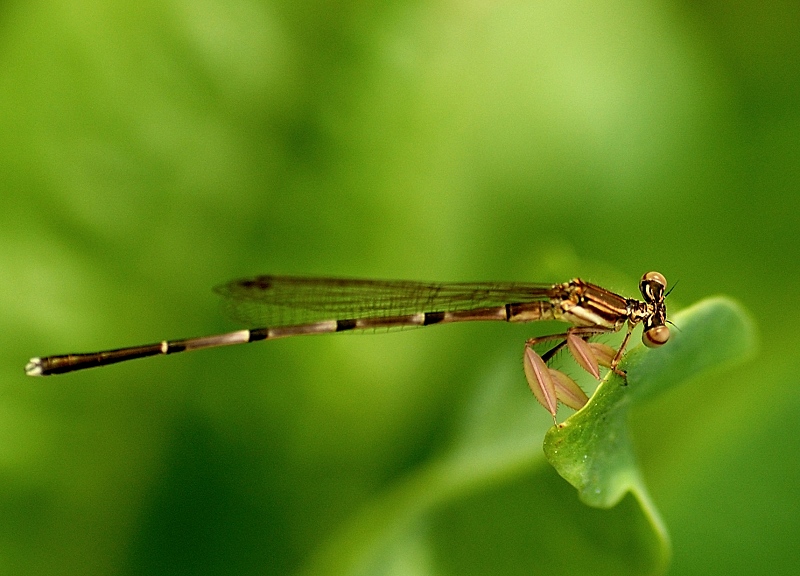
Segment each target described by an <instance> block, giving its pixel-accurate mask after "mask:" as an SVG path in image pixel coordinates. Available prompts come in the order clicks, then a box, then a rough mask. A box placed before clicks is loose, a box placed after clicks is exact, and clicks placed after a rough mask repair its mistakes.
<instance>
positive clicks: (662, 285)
mask: <svg viewBox="0 0 800 576" xmlns="http://www.w3.org/2000/svg"><path fill="white" fill-rule="evenodd" d="M666 289H667V279H666V278H664V275H663V274H661V272H648V273H646V274H645V275H644V276H642V279H641V280H639V290H641V292H642V296H644V297H645V298H646V299H649V300H655V299H657V298H658V297H659V296H660V295H661V294H663V293H664V290H666Z"/></svg>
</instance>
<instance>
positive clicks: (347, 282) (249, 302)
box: [214, 276, 553, 326]
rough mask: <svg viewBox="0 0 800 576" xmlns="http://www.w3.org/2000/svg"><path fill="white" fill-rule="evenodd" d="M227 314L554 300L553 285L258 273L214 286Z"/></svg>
mask: <svg viewBox="0 0 800 576" xmlns="http://www.w3.org/2000/svg"><path fill="white" fill-rule="evenodd" d="M214 291H215V292H216V293H217V294H219V295H220V296H222V298H223V311H224V312H225V314H226V315H228V316H230V317H231V318H233V319H234V320H236V321H238V322H241V323H243V324H247V325H252V326H256V325H257V326H288V325H293V324H305V323H308V322H316V321H320V320H341V319H357V318H379V317H385V316H401V315H406V314H416V313H420V312H441V311H451V312H452V311H456V310H470V309H474V308H486V307H493V306H502V305H504V304H509V303H520V302H532V301H536V300H546V299H549V298H550V296H551V294H552V293H553V285H551V284H520V283H502V282H499V283H498V282H472V283H440V284H435V283H426V282H407V281H402V280H398V281H383V280H356V279H350V278H308V277H298V276H255V277H253V278H244V279H240V280H233V281H232V282H228V283H227V284H222V285H221V286H217V287H216V288H214Z"/></svg>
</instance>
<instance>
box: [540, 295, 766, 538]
mask: <svg viewBox="0 0 800 576" xmlns="http://www.w3.org/2000/svg"><path fill="white" fill-rule="evenodd" d="M672 321H673V322H674V323H675V325H676V328H677V329H673V330H672V336H671V339H670V341H669V342H668V343H667V344H666V345H664V346H663V347H661V348H658V349H654V350H650V349H647V348H645V347H644V346H638V347H636V348H634V349H633V350H631V351H630V353H628V354H627V355H626V357H625V360H624V361H623V363H622V368H623V369H624V370H626V371H627V373H628V377H627V385H626V382H625V380H624V379H623V378H621V377H620V376H618V375H616V374H614V373H613V372H609V375H608V376H607V377H606V379H605V380H604V381H603V383H602V384H601V385H600V386H599V387H598V388H597V391H596V392H595V394H594V395H593V397H592V398H591V400H590V401H589V403H588V404H587V405H586V406H585V407H584V408H583V409H582V410H580V411H579V412H576V413H575V414H573V415H572V417H570V418H569V419H567V420H566V421H565V422H564V423H562V424H560V425H559V426H557V427H556V426H554V427H552V428H551V429H550V430H549V431H548V432H547V435H546V436H545V441H544V451H545V455H546V456H547V459H548V460H549V461H550V463H551V464H552V465H553V467H554V468H555V469H556V470H557V471H558V473H559V474H560V475H561V476H562V477H564V478H565V479H566V480H567V481H568V482H569V483H570V484H572V485H573V486H574V487H575V488H577V490H578V495H579V497H580V499H581V500H582V501H583V502H585V503H586V504H588V505H590V506H594V507H598V508H610V507H612V506H615V505H616V504H617V503H618V502H619V501H620V500H621V499H622V498H623V496H625V494H626V493H628V492H631V493H632V494H633V495H634V496H635V497H636V498H637V499H638V500H639V502H640V503H641V505H642V508H643V509H644V511H645V512H646V514H648V516H649V517H650V521H651V523H652V524H653V527H654V528H655V529H656V531H657V532H659V533H660V534H661V536H662V538H663V540H664V542H665V544H666V543H667V533H666V529H665V528H664V526H663V523H662V522H661V520H660V518H659V516H658V512H657V510H656V509H655V507H654V506H653V504H652V502H651V500H650V497H649V495H648V493H647V490H646V488H645V485H644V482H643V480H642V476H641V474H640V472H639V468H638V466H637V463H636V458H635V456H634V451H633V446H632V443H631V437H630V431H629V428H628V415H629V411H630V409H631V408H633V407H635V406H636V405H637V404H638V403H639V402H641V401H643V400H647V399H651V398H653V397H655V396H657V395H658V394H659V393H661V392H663V391H665V390H667V389H669V388H671V387H673V386H676V385H678V384H681V383H683V382H685V381H687V380H689V379H690V378H695V377H697V376H699V375H702V374H704V373H705V372H707V371H709V370H710V369H712V368H717V367H719V366H721V365H725V364H730V363H732V362H735V361H741V360H742V359H744V358H746V357H747V356H749V355H750V354H751V353H752V352H753V350H754V348H755V330H754V327H753V323H752V321H751V320H750V318H749V316H748V314H747V313H746V312H745V311H744V310H743V309H742V307H741V306H739V305H738V304H737V303H736V302H733V301H732V300H730V299H727V298H722V297H717V298H711V299H707V300H703V301H701V302H699V303H698V304H696V305H694V306H692V307H691V308H688V309H686V310H683V311H682V312H680V313H679V314H676V315H675V316H674V317H673V318H672Z"/></svg>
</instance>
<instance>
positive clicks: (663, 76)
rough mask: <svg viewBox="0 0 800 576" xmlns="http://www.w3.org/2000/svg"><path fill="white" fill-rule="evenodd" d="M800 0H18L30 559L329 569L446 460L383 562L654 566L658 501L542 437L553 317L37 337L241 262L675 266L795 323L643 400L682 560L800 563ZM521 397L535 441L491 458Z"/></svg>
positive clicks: (21, 385) (461, 569)
mask: <svg viewBox="0 0 800 576" xmlns="http://www.w3.org/2000/svg"><path fill="white" fill-rule="evenodd" d="M798 29H800V8H798V6H797V5H796V4H794V3H790V2H781V1H775V2H763V3H714V2H704V3H699V4H698V3H694V4H691V5H689V4H686V3H672V4H670V3H664V2H660V3H659V2H651V3H639V4H637V3H632V2H625V1H612V2H606V3H603V4H602V5H599V4H597V5H595V4H592V3H586V2H573V3H563V2H522V1H511V2H491V3H489V2H486V3H480V2H428V3H413V2H393V3H385V2H360V3H351V4H342V3H332V2H327V3H326V2H317V3H313V2H306V3H290V2H283V3H281V2H267V1H261V2H257V1H253V0H233V1H230V2H216V1H215V0H201V1H199V2H173V1H167V2H151V1H148V0H145V1H143V2H136V3H132V2H116V3H111V2H105V3H104V2H92V1H86V0H79V1H77V2H55V1H53V0H40V1H35V2H18V1H13V0H12V1H9V2H5V3H3V4H2V6H0V134H1V135H2V138H0V174H2V175H3V177H2V187H3V192H2V196H1V198H2V200H1V201H0V208H1V210H0V296H1V297H2V302H3V304H4V306H3V309H4V314H2V316H0V326H1V327H2V333H3V334H5V335H6V338H5V339H4V345H3V353H2V356H0V358H1V359H2V362H1V363H0V384H1V385H2V388H0V390H1V394H2V402H0V483H1V484H0V487H1V488H2V490H0V573H7V574H82V575H85V574H90V575H91V574H103V575H105V574H160V573H163V574H231V573H236V574H286V573H302V572H308V571H313V570H315V568H319V567H321V568H319V570H320V571H321V572H324V570H325V567H326V564H325V562H326V561H327V560H326V559H328V560H330V561H331V562H335V561H336V554H337V551H343V550H347V549H348V548H347V546H348V543H349V542H350V543H352V542H355V541H356V539H355V538H356V537H354V538H353V539H349V538H348V534H349V532H348V531H349V530H356V531H357V530H358V529H359V528H358V527H359V526H361V527H364V526H369V523H368V520H369V517H370V515H371V514H376V513H377V512H376V511H379V510H381V509H382V507H387V506H399V507H400V512H402V511H403V510H406V511H408V512H412V511H413V510H414V507H419V506H422V505H423V504H424V502H420V500H419V499H418V498H409V497H407V494H408V493H409V492H408V491H409V490H411V488H409V487H414V486H416V488H417V489H420V488H421V487H420V486H418V485H415V484H414V483H415V482H425V481H426V479H428V480H429V481H430V480H431V476H430V475H435V474H437V473H439V474H453V478H452V482H451V483H449V484H448V483H446V482H445V483H444V484H441V483H440V484H437V485H438V486H451V488H452V490H453V491H452V492H448V493H447V498H446V501H447V502H448V503H449V504H448V505H447V506H443V507H440V508H437V512H436V514H435V515H429V516H426V520H425V522H424V523H423V524H413V523H412V524H411V525H406V526H404V529H403V530H401V531H400V532H399V533H398V535H397V536H398V537H397V538H396V539H394V540H392V546H391V547H389V548H387V549H386V550H385V553H384V554H383V555H382V556H381V555H379V556H378V557H376V558H374V559H375V560H376V562H377V563H376V564H368V566H370V567H373V566H377V567H379V568H380V571H382V573H387V574H388V573H392V574H404V573H407V574H426V573H429V574H450V573H453V574H455V573H459V574H463V573H469V572H468V571H469V570H472V572H474V573H476V574H477V573H482V574H486V573H495V574H517V573H519V574H531V573H548V574H550V573H553V572H558V571H559V569H560V570H561V572H562V573H566V572H567V571H574V572H591V573H601V572H602V571H606V572H609V573H624V572H625V571H628V572H630V573H640V572H637V569H638V568H640V567H641V566H642V565H643V564H641V563H637V562H639V560H640V558H638V557H635V556H633V555H629V556H628V559H629V560H630V563H628V564H623V565H616V564H614V562H615V560H614V558H619V557H625V554H626V550H628V549H629V546H628V545H629V542H630V539H629V538H628V536H629V535H631V534H636V533H637V526H638V524H640V523H642V522H646V519H644V518H642V516H641V514H640V513H639V512H638V507H637V506H636V503H635V502H634V501H632V500H631V499H630V498H627V499H625V500H623V502H622V503H621V504H620V505H619V506H618V507H616V508H613V509H611V510H608V511H600V510H595V509H591V508H588V507H586V506H584V505H583V504H581V503H580V502H579V501H578V500H577V496H576V494H575V491H574V489H572V488H571V487H570V486H569V485H567V484H566V482H564V481H563V480H562V479H560V478H559V477H558V476H557V475H556V473H555V471H553V470H552V469H549V468H547V467H541V466H540V465H539V464H540V462H541V461H543V458H544V457H543V455H542V454H541V448H540V447H541V442H542V439H543V437H544V434H545V431H546V430H547V428H548V415H547V414H546V413H544V412H542V411H541V409H540V408H539V407H538V406H537V404H536V402H535V401H534V400H533V399H532V398H531V397H530V393H529V392H528V391H527V388H526V386H525V382H524V377H523V375H522V367H521V355H522V343H523V341H524V340H525V338H527V337H530V336H531V335H533V334H536V333H540V332H541V331H543V330H547V329H548V328H550V327H546V326H537V327H530V326H528V327H526V326H502V325H501V326H487V325H478V326H449V327H439V328H431V329H426V330H417V331H403V332H396V333H390V334H383V335H380V336H374V337H372V336H370V337H367V336H364V337H357V336H352V337H345V336H340V337H319V338H307V339H295V340H287V341H279V342H272V343H268V344H262V345H253V346H245V347H238V349H235V348H231V349H228V350H221V351H213V352H203V353H197V354H187V355H181V356H183V357H181V356H175V357H171V358H169V359H165V358H157V359H151V360H143V361H138V362H134V363H130V364H128V365H119V366H115V367H111V368H107V369H103V370H96V371H89V372H86V373H83V374H75V375H71V376H64V377H61V378H53V379H48V380H40V381H35V380H31V379H29V378H26V377H24V376H23V374H22V366H23V365H24V363H25V361H26V360H27V358H28V357H30V356H32V355H39V354H42V355H44V354H51V353H62V352H69V351H76V352H77V351H91V350H94V349H99V348H104V347H114V346H122V345H126V344H137V343H144V342H150V341H155V340H159V339H161V338H164V337H182V336H191V335H200V334H205V333H213V332H215V331H220V330H227V329H229V328H231V324H229V323H227V322H226V321H225V320H224V319H222V318H220V317H219V316H218V315H217V313H216V309H215V308H216V303H215V300H214V297H213V295H212V294H211V292H210V287H211V286H214V285H216V284H218V283H220V282H223V281H226V280H229V279H231V278H235V277H238V276H244V275H249V274H253V273H262V272H274V273H303V274H336V275H350V276H366V277H388V278H411V279H424V280H427V279H431V280H486V279H497V280H526V281H549V280H553V281H562V280H565V279H568V278H570V277H573V276H581V277H583V278H585V279H587V280H591V281H594V282H597V283H600V284H603V285H605V286H607V287H608V288H610V289H613V290H616V291H618V292H620V293H623V294H626V295H629V296H635V295H636V293H635V292H636V290H635V287H636V280H637V279H638V277H639V276H640V275H641V274H642V273H643V272H645V271H647V270H651V269H655V270H659V271H660V272H662V273H663V274H664V275H665V276H666V278H667V279H668V280H669V281H670V282H671V283H674V282H675V281H676V280H679V281H680V282H679V284H678V287H677V288H676V290H675V292H673V294H672V295H671V296H670V300H669V305H670V310H678V309H680V308H682V307H684V306H687V305H688V304H690V303H693V302H695V301H697V300H699V299H701V298H704V297H706V296H710V295H714V294H719V293H724V294H727V295H730V296H732V297H733V298H735V299H736V300H738V301H740V302H741V303H742V304H743V306H744V307H745V308H747V309H749V310H750V311H751V312H752V314H753V317H754V321H755V323H756V324H757V325H758V328H759V331H760V334H761V348H760V353H759V355H758V356H757V357H756V358H755V359H754V360H751V361H750V362H749V363H747V364H744V365H739V366H738V367H736V368H730V369H728V370H727V371H722V372H715V373H714V374H712V375H710V376H706V377H703V378H700V379H696V380H693V381H691V382H689V383H687V384H686V385H684V386H680V387H677V388H675V389H671V390H669V391H668V392H667V393H666V394H664V395H662V396H659V397H657V398H653V399H652V401H650V402H649V403H647V404H646V405H643V406H641V407H638V408H637V409H636V410H634V411H633V412H632V422H631V426H632V430H631V433H632V437H633V438H634V440H635V448H636V454H637V457H638V460H639V462H640V463H641V465H642V475H643V477H644V480H645V482H646V483H647V485H648V487H649V492H650V495H651V497H652V500H653V502H654V503H655V505H656V506H657V507H658V509H659V510H660V511H661V515H662V517H663V520H664V523H665V524H666V526H667V527H668V529H669V532H670V534H671V537H672V546H673V557H672V563H671V568H670V574H714V573H719V574H753V573H765V572H769V573H771V574H792V573H794V572H795V571H796V566H797V563H798V560H800V558H798V547H797V546H796V536H795V535H796V534H797V533H798V530H799V529H800V509H798V505H797V503H796V502H797V498H796V486H797V485H798V484H799V483H800V471H799V470H800V468H798V466H797V464H796V458H795V457H794V454H795V453H796V452H797V451H798V449H800V440H798V439H799V438H800V386H798V384H799V383H798V376H797V374H798V369H800V361H798V360H799V357H798V353H797V350H798V344H800V343H799V342H798V335H797V331H796V330H795V326H796V325H797V324H798V321H799V320H800V312H798V311H797V307H796V306H794V305H793V301H794V294H796V293H797V292H798V287H799V285H800V269H799V268H798V252H799V251H798V241H797V231H798V225H800V216H798V214H799V213H800V210H799V208H800V194H798V180H799V178H798V177H800V137H798V134H800V112H798V110H800V108H798V102H799V101H800V58H798V56H800V34H797V30H798ZM563 360H564V366H565V367H564V369H565V370H567V371H570V370H573V371H574V372H577V370H576V369H575V368H574V367H572V368H571V367H570V364H569V362H568V359H567V358H564V359H563ZM481 410H483V411H488V413H486V414H483V416H482V417H481V418H476V417H474V412H475V411H481ZM478 422H480V423H481V424H480V425H478V424H476V423H478ZM476 428H478V429H476ZM517 429H524V430H527V434H526V435H522V434H520V435H518V436H517V440H516V441H515V442H514V443H513V444H512V445H509V446H505V448H504V450H511V451H515V450H516V451H521V452H520V453H522V454H530V455H531V456H530V458H529V460H527V462H528V464H527V465H522V464H521V465H520V466H518V467H514V468H511V469H502V468H501V469H500V470H501V472H502V473H501V472H498V473H497V474H496V475H494V476H490V477H486V476H480V478H481V483H480V486H479V487H476V486H475V485H474V484H471V485H470V484H469V482H470V478H472V477H477V476H476V475H475V471H476V470H480V469H481V461H482V459H484V460H485V459H491V458H500V456H502V451H501V452H500V453H499V454H500V456H498V453H497V452H496V451H495V450H494V449H493V448H492V447H493V446H494V444H493V442H491V441H489V440H491V439H494V438H508V437H514V436H513V435H509V434H507V433H506V432H507V431H508V430H517ZM459 445H461V446H464V447H468V448H470V449H469V450H465V451H464V452H463V453H464V454H467V455H471V456H470V458H472V459H474V460H469V459H467V460H464V461H463V462H462V466H461V467H460V468H459V467H457V466H456V467H454V468H449V467H445V468H442V467H441V466H440V463H441V462H449V460H447V459H446V458H445V457H444V456H445V455H446V454H449V453H450V450H452V447H453V446H459ZM481 447H484V448H485V450H481ZM487 447H488V448H487ZM500 459H501V460H502V458H500ZM511 460H513V459H511ZM515 461H518V462H525V461H526V460H525V459H524V458H521V459H518V460H515ZM484 464H485V461H484ZM466 486H470V489H469V490H467V489H466V488H465V487H466ZM422 488H424V486H423V487H422ZM423 492H424V490H423ZM409 517H411V516H409ZM361 536H362V537H363V536H364V535H363V534H362V535H361ZM553 541H557V542H558V543H559V546H560V548H553V547H552V546H551V543H552V542H553ZM646 545H647V544H646V543H645V545H644V546H643V547H642V549H644V548H646ZM608 550H612V551H615V553H613V554H607V553H604V552H605V551H608ZM599 568H602V570H600V569H599ZM376 569H377V568H376ZM615 570H616V572H614V571H615Z"/></svg>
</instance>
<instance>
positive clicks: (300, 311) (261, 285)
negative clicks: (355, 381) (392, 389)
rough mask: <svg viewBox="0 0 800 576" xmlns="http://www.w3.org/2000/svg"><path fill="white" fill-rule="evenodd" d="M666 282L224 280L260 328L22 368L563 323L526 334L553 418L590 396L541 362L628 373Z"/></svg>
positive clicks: (651, 277) (660, 334)
mask: <svg viewBox="0 0 800 576" xmlns="http://www.w3.org/2000/svg"><path fill="white" fill-rule="evenodd" d="M666 286H667V281H666V279H665V278H664V276H662V275H661V274H659V273H658V272H648V273H647V274H645V275H644V276H642V279H641V281H640V282H639V289H640V291H641V293H642V297H643V298H644V300H643V301H642V300H636V299H633V298H624V297H622V296H619V295H617V294H615V293H613V292H611V291H609V290H606V289H605V288H601V287H600V286H596V285H594V284H590V283H589V282H584V281H583V280H580V279H577V278H576V279H574V280H570V281H569V282H564V283H562V284H547V285H546V284H521V283H494V282H478V283H441V284H432V283H423V282H404V281H381V280H353V279H343V278H304V277H295V276H256V277H254V278H247V279H243V280H234V281H232V282H229V283H227V284H223V285H222V286H218V287H217V288H215V291H216V292H217V293H218V294H220V295H221V296H222V297H223V299H224V301H225V303H226V306H227V309H228V312H229V314H230V315H231V316H232V317H233V318H235V319H237V320H239V321H241V322H242V323H245V324H250V325H260V326H263V327H262V328H252V329H249V330H239V331H236V332H229V333H227V334H219V335H215V336H204V337H200V338H186V339H183V340H164V341H162V342H158V343H156V344H148V345H145V346H132V347H128V348H119V349H116V350H106V351H102V352H94V353H89V354H64V355H59V356H48V357H45V358H31V360H30V361H29V362H28V364H27V365H26V366H25V373H26V374H28V375H29V376H48V375H51V374H62V373H65V372H73V371H75V370H82V369H84V368H91V367H95V366H104V365H106V364H114V363H116V362H123V361H125V360H132V359H134V358H144V357H146V356H156V355H159V354H174V353H176V352H185V351H189V350H199V349H201V348H213V347H217V346H228V345H231V344H244V343H247V342H255V341H257V340H274V339H276V338H285V337H287V336H299V335H303V334H326V333H329V332H346V331H352V330H370V329H380V328H402V327H413V326H430V325H433V324H446V323H450V322H469V321H479V320H484V321H488V320H494V321H502V322H535V321H537V320H559V321H562V322H566V323H568V324H571V327H569V328H568V329H567V330H566V331H565V332H560V333H558V334H551V335H548V336H542V337H537V338H531V339H529V340H528V341H526V343H525V353H524V357H523V365H524V368H525V374H526V376H527V379H528V383H529V385H530V387H531V390H532V391H533V393H534V395H535V396H536V398H537V399H538V400H539V402H540V403H541V404H542V405H543V406H544V407H545V408H546V409H547V411H548V412H550V413H551V414H552V415H553V420H554V421H555V415H556V409H557V407H558V402H562V403H563V404H565V405H567V406H570V407H572V408H576V409H578V408H580V407H581V406H582V405H583V404H585V402H586V400H587V398H586V395H585V394H584V393H583V391H582V390H581V389H580V387H578V385H577V384H575V383H574V382H573V381H572V380H570V379H569V378H568V377H567V376H566V375H564V374H562V373H561V372H557V371H555V370H552V369H550V368H549V367H548V366H547V362H548V361H549V360H550V359H551V358H552V357H553V356H554V355H555V353H556V352H558V351H559V350H560V349H562V348H563V347H564V346H567V348H568V349H569V350H570V353H571V354H572V355H573V356H574V357H575V359H576V361H577V362H578V364H580V366H581V367H583V368H584V369H586V370H587V371H588V372H589V373H591V374H592V375H593V376H595V377H596V378H599V377H600V373H599V368H598V365H604V366H607V367H609V368H610V369H612V370H614V371H615V372H617V373H619V374H622V375H624V372H622V371H621V370H619V368H618V367H617V366H618V364H619V361H620V358H621V357H622V353H623V351H624V349H625V346H626V345H627V343H628V340H629V339H630V336H631V333H632V331H633V329H634V327H635V326H637V325H638V324H642V325H643V333H642V340H643V341H644V343H645V344H646V345H647V346H649V347H656V346H661V345H662V344H664V343H666V342H667V340H668V339H669V328H668V327H667V326H666V323H667V309H666V306H665V304H664V298H665V297H666ZM626 323H627V325H628V328H627V332H626V334H625V338H624V340H623V342H622V344H621V345H620V347H619V348H618V349H617V350H616V351H615V350H614V349H613V348H610V347H609V346H605V345H603V344H598V343H595V342H589V339H590V338H591V337H592V336H596V335H598V334H603V333H608V332H617V331H619V330H620V329H621V328H622V327H623V326H624V325H625V324H626ZM541 342H555V345H553V346H552V347H551V348H550V349H549V350H548V351H547V352H546V353H545V354H543V355H541V356H540V355H539V354H538V353H536V352H535V351H534V349H533V346H534V345H536V344H538V343H541Z"/></svg>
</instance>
